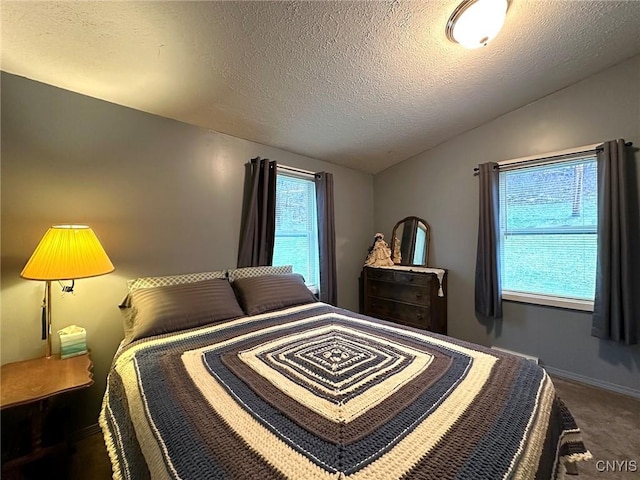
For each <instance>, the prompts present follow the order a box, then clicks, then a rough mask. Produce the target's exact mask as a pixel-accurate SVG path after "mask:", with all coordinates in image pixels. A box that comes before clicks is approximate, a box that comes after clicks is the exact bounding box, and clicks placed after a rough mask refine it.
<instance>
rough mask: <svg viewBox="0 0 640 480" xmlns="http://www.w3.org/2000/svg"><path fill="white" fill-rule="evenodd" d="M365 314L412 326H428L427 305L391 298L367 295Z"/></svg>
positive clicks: (428, 312)
mask: <svg viewBox="0 0 640 480" xmlns="http://www.w3.org/2000/svg"><path fill="white" fill-rule="evenodd" d="M365 305H366V309H365V314H366V315H371V316H372V317H377V318H382V319H383V320H392V321H394V322H398V323H403V324H405V325H411V326H412V327H418V328H425V329H428V328H429V327H430V310H429V307H425V306H418V305H411V304H408V303H400V302H396V301H393V300H385V299H381V298H372V297H369V298H367V299H366V300H365Z"/></svg>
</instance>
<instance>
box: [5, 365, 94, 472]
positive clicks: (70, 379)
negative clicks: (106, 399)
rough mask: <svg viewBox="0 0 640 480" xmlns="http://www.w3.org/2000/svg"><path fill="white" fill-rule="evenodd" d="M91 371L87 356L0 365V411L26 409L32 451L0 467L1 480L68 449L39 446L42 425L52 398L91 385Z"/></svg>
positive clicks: (40, 444) (55, 446) (64, 446)
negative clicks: (23, 467) (28, 465)
mask: <svg viewBox="0 0 640 480" xmlns="http://www.w3.org/2000/svg"><path fill="white" fill-rule="evenodd" d="M92 368H93V363H92V361H91V357H90V356H89V354H88V353H86V354H84V355H78V356H76V357H71V358H66V359H64V360H61V359H60V357H59V356H58V355H54V356H52V357H50V358H45V357H42V358H35V359H33V360H25V361H22V362H15V363H8V364H6V365H2V367H1V370H0V374H1V378H0V380H1V386H0V409H5V408H11V407H17V406H19V405H28V406H29V408H30V410H31V412H30V413H31V414H30V423H31V451H30V452H29V453H27V454H26V455H23V456H21V457H18V458H14V459H11V460H9V461H7V462H6V463H5V464H4V465H2V478H10V477H11V476H12V474H15V473H16V472H18V471H19V469H20V468H21V467H22V466H23V465H26V464H28V463H30V462H33V461H35V460H38V459H40V458H43V457H46V456H48V455H52V454H54V453H58V452H60V451H63V450H64V449H66V448H67V444H66V443H59V444H55V445H47V446H43V445H42V422H43V420H44V418H45V416H46V413H47V409H48V406H49V400H51V399H52V398H53V397H56V396H57V395H60V394H62V393H65V392H71V391H74V390H79V389H82V388H87V387H89V386H91V385H92V384H93V373H92ZM5 476H6V477H5Z"/></svg>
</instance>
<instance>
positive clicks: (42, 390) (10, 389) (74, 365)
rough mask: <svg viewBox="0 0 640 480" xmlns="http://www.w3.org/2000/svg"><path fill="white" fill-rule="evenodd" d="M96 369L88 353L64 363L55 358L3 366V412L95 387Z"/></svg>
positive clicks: (0, 401) (0, 406) (0, 398)
mask: <svg viewBox="0 0 640 480" xmlns="http://www.w3.org/2000/svg"><path fill="white" fill-rule="evenodd" d="M92 368H93V362H92V361H91V357H90V356H89V354H88V353H86V354H84V355H78V356H76V357H71V358H66V359H64V360H61V359H60V357H59V356H58V355H54V356H52V357H51V358H45V357H41V358H34V359H33V360H25V361H22V362H15V363H7V364H6V365H2V368H1V370H0V375H1V378H0V380H1V382H2V384H1V388H0V409H4V408H8V407H15V406H18V405H24V404H28V403H32V402H36V401H39V400H44V399H45V398H49V397H52V396H54V395H58V394H60V393H63V392H69V391H72V390H78V389H81V388H86V387H89V386H91V385H92V384H93V373H92V372H91V369H92Z"/></svg>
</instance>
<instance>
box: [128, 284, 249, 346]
mask: <svg viewBox="0 0 640 480" xmlns="http://www.w3.org/2000/svg"><path fill="white" fill-rule="evenodd" d="M120 309H121V311H122V313H123V315H124V316H125V319H126V320H127V321H128V322H129V324H130V325H131V326H132V330H133V331H132V335H131V338H130V339H129V340H130V341H133V340H138V339H140V338H145V337H149V336H152V335H160V334H163V333H171V332H176V331H179V330H185V329H188V328H195V327H199V326H202V325H207V324H210V323H217V322H221V321H223V320H228V319H231V318H236V317H242V316H244V312H243V311H242V309H241V308H240V305H238V300H237V299H236V297H235V294H234V292H233V289H232V288H231V284H230V283H229V281H228V280H227V279H226V278H224V279H211V280H204V281H202V282H194V283H184V284H177V285H167V286H162V287H155V288H141V289H138V290H134V291H133V292H131V293H129V295H127V297H126V298H125V299H124V301H123V302H122V304H121V305H120Z"/></svg>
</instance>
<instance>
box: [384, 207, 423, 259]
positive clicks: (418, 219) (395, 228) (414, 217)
mask: <svg viewBox="0 0 640 480" xmlns="http://www.w3.org/2000/svg"><path fill="white" fill-rule="evenodd" d="M408 220H414V221H415V222H416V223H419V222H422V223H423V224H424V226H425V227H426V231H427V232H426V233H427V239H426V241H427V252H426V256H425V263H424V264H415V263H405V262H402V260H401V261H400V262H396V259H395V258H394V252H395V244H396V231H397V230H398V227H399V226H400V225H403V224H404V223H405V222H406V221H408ZM398 240H400V239H398ZM390 246H391V259H392V260H393V263H394V265H406V266H409V267H428V266H429V251H430V250H431V227H430V226H429V224H428V223H427V222H426V221H425V220H423V219H422V218H420V217H416V216H414V215H410V216H408V217H405V218H403V219H402V220H400V221H399V222H398V223H396V224H395V226H394V227H393V232H392V234H391V245H390Z"/></svg>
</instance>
